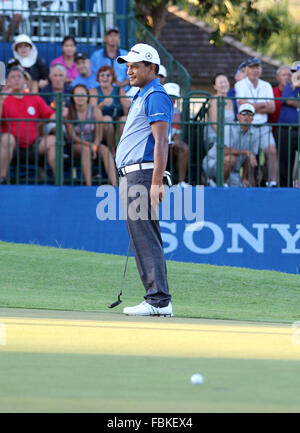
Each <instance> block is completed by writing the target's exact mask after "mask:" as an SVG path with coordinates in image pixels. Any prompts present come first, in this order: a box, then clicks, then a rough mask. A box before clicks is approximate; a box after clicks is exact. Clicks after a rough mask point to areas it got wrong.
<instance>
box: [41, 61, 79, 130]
mask: <svg viewBox="0 0 300 433" xmlns="http://www.w3.org/2000/svg"><path fill="white" fill-rule="evenodd" d="M66 73H67V72H66V68H65V67H64V65H60V64H58V63H57V64H54V65H53V66H51V67H50V74H49V81H50V82H49V84H48V85H47V86H46V87H44V88H43V89H42V90H41V91H40V95H41V96H42V98H43V99H44V100H45V102H46V103H47V104H48V105H49V106H50V107H51V108H52V110H56V103H55V99H56V93H63V94H64V95H70V94H71V92H72V87H71V86H70V85H69V84H68V83H67V82H66ZM69 105H70V97H69V96H64V105H63V116H64V117H66V116H67V114H68V107H69ZM55 127H56V124H55V123H48V124H47V125H45V127H44V133H46V134H51V133H52V134H54V133H55Z"/></svg>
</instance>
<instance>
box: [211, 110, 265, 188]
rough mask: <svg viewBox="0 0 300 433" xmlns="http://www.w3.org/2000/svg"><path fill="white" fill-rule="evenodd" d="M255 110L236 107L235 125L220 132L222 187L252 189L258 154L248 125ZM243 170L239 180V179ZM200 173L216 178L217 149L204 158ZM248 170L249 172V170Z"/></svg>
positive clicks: (252, 133)
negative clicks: (222, 166) (222, 164)
mask: <svg viewBox="0 0 300 433" xmlns="http://www.w3.org/2000/svg"><path fill="white" fill-rule="evenodd" d="M254 114H255V108H254V107H253V105H251V104H243V105H240V106H239V113H238V115H237V117H238V122H237V123H236V125H226V126H225V129H224V186H228V184H229V185H230V186H240V185H242V186H255V167H256V166H257V159H256V158H257V154H258V140H257V138H258V130H257V129H255V128H254V127H253V126H252V125H249V124H250V123H251V122H252V121H253V116H254ZM241 168H242V169H243V175H242V179H241V178H240V172H241ZM203 169H204V171H205V172H206V175H207V176H208V177H209V178H211V179H216V175H217V147H216V146H213V147H212V148H211V149H210V150H209V151H208V153H207V155H206V156H205V157H204V160H203ZM249 169H250V170H249Z"/></svg>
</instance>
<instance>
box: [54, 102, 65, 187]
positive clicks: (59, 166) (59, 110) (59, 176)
mask: <svg viewBox="0 0 300 433" xmlns="http://www.w3.org/2000/svg"><path fill="white" fill-rule="evenodd" d="M55 106H56V128H55V131H56V132H55V135H56V140H55V149H56V152H55V185H58V186H60V185H63V182H64V176H63V170H64V167H63V148H64V137H63V94H62V93H57V94H56V97H55Z"/></svg>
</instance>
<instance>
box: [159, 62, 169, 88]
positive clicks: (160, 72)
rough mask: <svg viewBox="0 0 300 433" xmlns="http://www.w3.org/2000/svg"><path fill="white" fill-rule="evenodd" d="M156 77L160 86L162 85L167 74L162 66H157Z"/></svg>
mask: <svg viewBox="0 0 300 433" xmlns="http://www.w3.org/2000/svg"><path fill="white" fill-rule="evenodd" d="M157 76H158V78H159V81H160V84H161V85H164V84H165V82H166V79H167V76H168V74H167V70H166V68H165V67H164V66H163V65H159V71H158V74H157Z"/></svg>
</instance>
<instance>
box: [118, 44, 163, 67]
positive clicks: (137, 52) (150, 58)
mask: <svg viewBox="0 0 300 433" xmlns="http://www.w3.org/2000/svg"><path fill="white" fill-rule="evenodd" d="M117 62H118V63H127V62H130V63H137V62H149V63H155V64H156V65H160V58H159V55H158V52H157V51H156V49H155V48H153V47H151V45H148V44H136V45H134V46H133V47H132V48H131V49H130V51H129V53H128V54H127V55H126V56H119V57H117Z"/></svg>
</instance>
